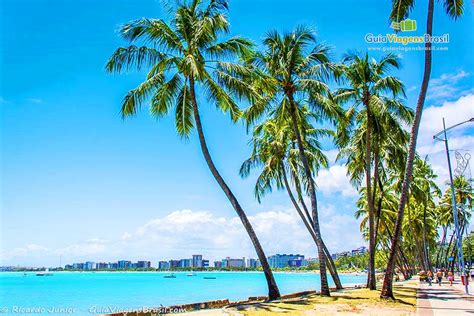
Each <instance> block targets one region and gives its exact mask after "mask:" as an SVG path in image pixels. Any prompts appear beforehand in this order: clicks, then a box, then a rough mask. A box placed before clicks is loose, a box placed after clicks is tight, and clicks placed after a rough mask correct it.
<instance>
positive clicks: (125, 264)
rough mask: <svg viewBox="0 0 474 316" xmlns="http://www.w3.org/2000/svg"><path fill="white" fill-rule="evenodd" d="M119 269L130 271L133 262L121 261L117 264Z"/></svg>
mask: <svg viewBox="0 0 474 316" xmlns="http://www.w3.org/2000/svg"><path fill="white" fill-rule="evenodd" d="M117 263H118V264H117V266H118V267H117V268H118V269H129V268H130V266H131V265H132V262H131V261H128V260H120V261H119V262H117Z"/></svg>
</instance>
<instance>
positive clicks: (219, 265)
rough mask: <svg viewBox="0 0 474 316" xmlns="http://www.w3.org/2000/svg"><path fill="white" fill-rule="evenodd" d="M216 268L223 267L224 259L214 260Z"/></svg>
mask: <svg viewBox="0 0 474 316" xmlns="http://www.w3.org/2000/svg"><path fill="white" fill-rule="evenodd" d="M214 268H216V269H221V268H222V261H214Z"/></svg>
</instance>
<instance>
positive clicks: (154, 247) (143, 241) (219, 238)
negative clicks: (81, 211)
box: [2, 205, 364, 265]
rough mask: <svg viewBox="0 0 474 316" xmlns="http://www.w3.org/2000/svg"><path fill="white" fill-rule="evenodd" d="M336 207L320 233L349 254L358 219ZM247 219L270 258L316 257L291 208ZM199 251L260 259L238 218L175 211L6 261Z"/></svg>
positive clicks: (17, 252)
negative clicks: (108, 235) (116, 232)
mask: <svg viewBox="0 0 474 316" xmlns="http://www.w3.org/2000/svg"><path fill="white" fill-rule="evenodd" d="M335 209H336V208H335V207H334V206H332V205H321V206H320V218H319V219H320V223H321V230H322V233H323V237H324V239H325V240H326V243H327V245H328V247H329V249H330V251H331V252H336V251H341V250H349V249H351V248H350V247H352V248H356V247H358V246H360V245H361V244H364V242H363V241H362V240H361V238H360V234H359V230H358V227H359V226H358V222H357V220H355V219H354V218H353V216H349V215H340V214H337V213H336V212H335ZM249 220H250V222H251V223H252V225H253V228H254V230H255V232H256V233H257V235H258V238H259V240H260V242H261V244H262V247H263V248H264V250H265V252H266V254H267V255H272V254H275V253H285V252H286V253H302V254H305V255H307V256H311V257H314V256H316V248H315V245H314V242H313V240H312V239H311V237H310V235H309V233H308V232H307V231H306V229H305V227H304V226H303V224H302V223H301V219H300V218H299V217H298V215H297V213H296V211H295V210H293V209H292V208H290V209H281V210H275V211H267V212H261V213H258V214H255V215H252V216H249ZM195 253H201V254H203V255H204V256H205V258H207V259H210V260H214V259H221V258H224V257H226V256H231V257H253V258H255V257H256V255H255V251H254V249H253V246H252V244H251V242H250V239H249V238H248V235H247V233H246V232H245V230H244V228H243V226H242V224H241V221H240V219H239V218H238V217H237V216H234V217H221V216H217V215H215V214H213V213H211V212H207V211H192V210H180V211H174V212H172V213H169V214H168V215H166V216H163V217H159V218H155V219H152V220H150V221H148V222H146V223H144V224H143V225H142V226H140V227H137V228H136V229H135V230H134V232H132V233H130V232H125V233H124V234H123V235H121V236H120V237H119V238H117V240H114V241H108V240H103V239H100V238H93V239H88V240H85V241H83V242H78V243H75V244H72V245H69V246H66V247H62V248H59V249H54V250H50V249H48V248H46V247H42V246H37V245H29V246H27V247H24V248H21V249H13V250H11V251H9V252H8V253H5V254H2V257H3V255H7V256H6V257H4V258H5V259H6V261H13V260H18V259H19V257H22V258H29V260H30V261H31V262H34V260H36V262H45V261H47V260H50V262H52V263H51V264H52V265H55V264H57V260H58V257H59V256H60V255H61V256H62V260H63V264H66V263H73V262H79V261H87V260H91V261H115V260H118V259H129V260H140V259H148V260H151V261H152V262H153V263H154V264H155V265H156V263H157V261H158V260H163V259H171V258H176V259H179V258H187V257H190V256H191V255H192V254H195ZM33 254H35V256H34V257H32V255H33ZM21 262H22V261H21Z"/></svg>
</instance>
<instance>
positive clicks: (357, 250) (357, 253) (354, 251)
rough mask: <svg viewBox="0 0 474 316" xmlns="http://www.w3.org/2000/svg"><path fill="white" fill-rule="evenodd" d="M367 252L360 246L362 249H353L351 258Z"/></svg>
mask: <svg viewBox="0 0 474 316" xmlns="http://www.w3.org/2000/svg"><path fill="white" fill-rule="evenodd" d="M367 251H368V250H367V247H365V246H362V247H359V248H357V249H354V250H352V251H351V254H352V255H353V256H357V255H363V254H364V253H366V252H367Z"/></svg>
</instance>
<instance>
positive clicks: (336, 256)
mask: <svg viewBox="0 0 474 316" xmlns="http://www.w3.org/2000/svg"><path fill="white" fill-rule="evenodd" d="M351 254H352V253H351V252H350V251H343V252H337V253H333V254H332V255H331V257H332V258H333V259H334V260H337V259H339V258H344V257H350V256H351Z"/></svg>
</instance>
